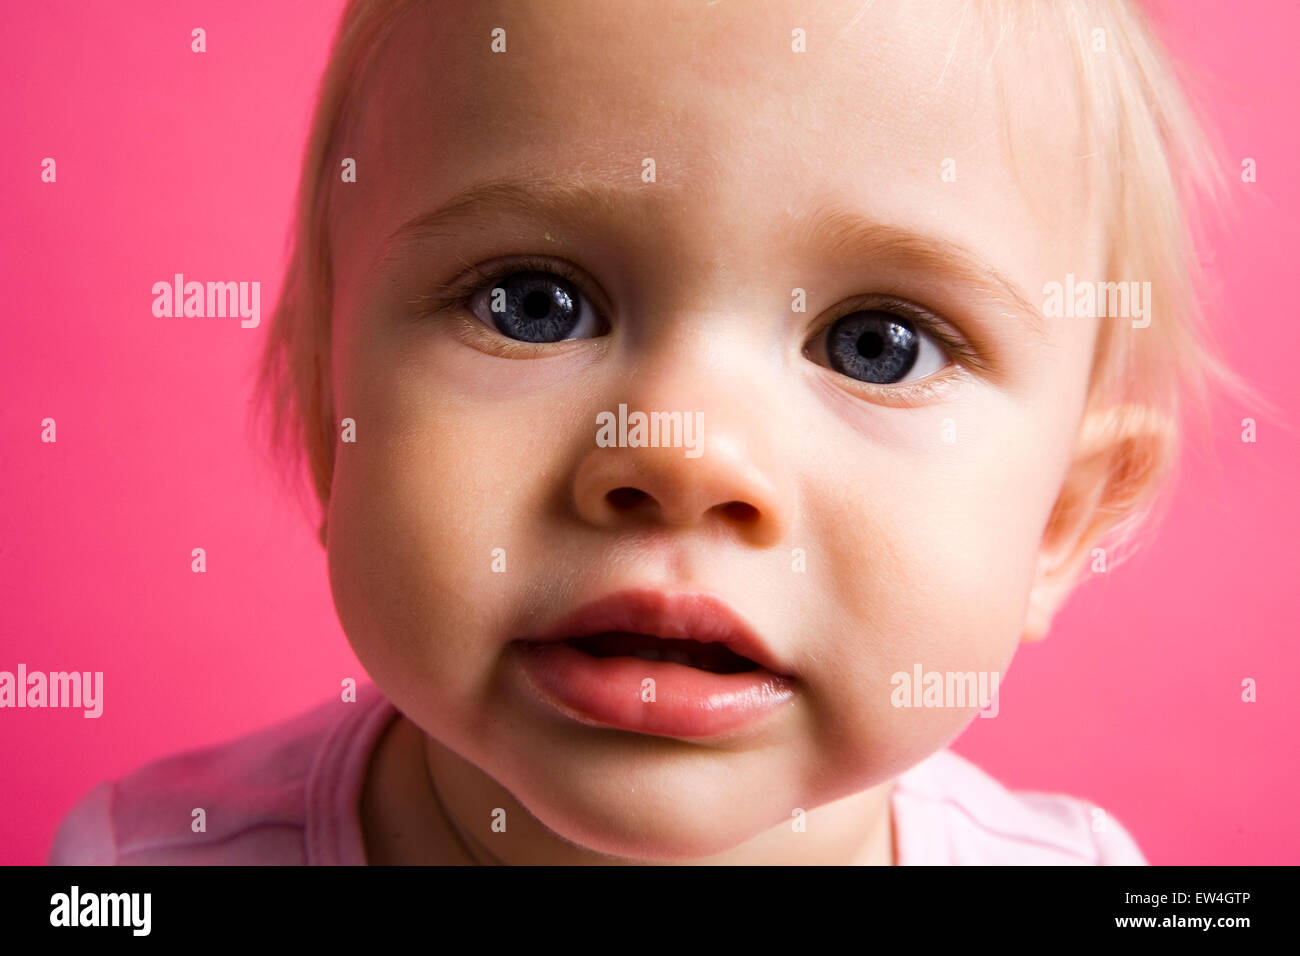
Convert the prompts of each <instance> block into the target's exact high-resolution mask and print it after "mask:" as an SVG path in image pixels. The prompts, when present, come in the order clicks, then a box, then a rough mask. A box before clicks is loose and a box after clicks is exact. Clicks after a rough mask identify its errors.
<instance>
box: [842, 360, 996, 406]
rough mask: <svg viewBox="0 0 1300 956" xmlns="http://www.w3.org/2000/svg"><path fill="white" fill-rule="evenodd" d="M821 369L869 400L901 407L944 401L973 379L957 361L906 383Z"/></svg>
mask: <svg viewBox="0 0 1300 956" xmlns="http://www.w3.org/2000/svg"><path fill="white" fill-rule="evenodd" d="M818 368H820V369H821V370H822V371H823V372H825V373H826V374H828V375H831V376H834V377H835V380H834V384H835V385H836V387H838V388H841V389H843V390H845V391H848V392H853V393H856V394H858V395H859V396H860V397H861V398H863V399H864V400H866V401H869V402H874V403H875V404H878V405H891V406H894V407H898V408H917V407H920V406H922V405H931V404H934V403H936V402H941V401H944V400H945V399H947V398H948V397H950V396H951V394H952V392H953V391H954V390H955V389H957V388H959V387H961V385H963V384H964V383H966V382H969V381H971V380H972V377H971V373H970V371H969V370H968V369H966V367H965V366H963V365H962V364H961V363H960V362H958V361H956V360H953V361H951V362H950V363H949V364H948V365H947V366H946V367H945V368H944V369H942V370H941V371H938V372H935V373H934V374H932V375H928V376H926V377H925V378H923V379H921V380H920V381H917V382H909V383H908V384H906V385H876V384H874V383H872V382H862V381H859V380H858V379H855V378H850V377H849V376H847V375H841V374H840V373H839V372H837V371H835V370H834V369H832V368H827V367H826V366H824V365H820V366H818Z"/></svg>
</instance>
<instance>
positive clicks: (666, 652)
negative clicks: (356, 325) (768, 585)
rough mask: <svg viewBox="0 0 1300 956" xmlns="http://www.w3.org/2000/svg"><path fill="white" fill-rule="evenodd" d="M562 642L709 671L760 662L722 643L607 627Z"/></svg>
mask: <svg viewBox="0 0 1300 956" xmlns="http://www.w3.org/2000/svg"><path fill="white" fill-rule="evenodd" d="M565 643H567V644H568V645H569V646H571V647H576V648H577V649H578V650H580V651H582V652H583V653H584V654H590V655H591V656H592V657H635V658H637V659H638V660H643V661H667V662H668V663H670V664H680V665H681V666H683V667H694V668H696V669H697V670H702V671H709V672H710V673H712V674H744V673H747V672H749V671H756V670H759V668H760V665H759V664H758V663H757V662H755V661H752V660H750V659H749V658H748V657H744V656H742V655H740V654H737V653H736V652H735V651H733V650H732V649H731V648H729V647H727V645H725V644H705V643H704V642H702V641H696V640H691V639H689V638H687V639H680V638H676V639H672V638H663V637H656V636H654V635H653V634H633V633H630V632H627V631H607V632H605V633H603V634H592V635H590V636H588V637H571V638H569V639H568V640H567V641H566V642H565Z"/></svg>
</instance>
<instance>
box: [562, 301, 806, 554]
mask: <svg viewBox="0 0 1300 956" xmlns="http://www.w3.org/2000/svg"><path fill="white" fill-rule="evenodd" d="M730 320H732V321H734V316H733V317H730ZM705 329H707V330H708V331H707V332H705V331H704V330H705ZM719 333H721V334H719ZM726 338H727V329H726V320H724V321H722V322H718V323H716V324H714V323H710V324H709V325H707V326H705V325H697V326H694V327H693V329H686V330H681V329H679V330H676V331H675V332H674V333H671V334H665V335H662V336H655V337H654V340H653V344H652V343H651V341H645V342H643V343H642V344H643V345H644V346H646V347H645V348H644V350H642V349H638V351H639V352H641V356H640V358H639V360H638V361H637V362H636V363H635V364H634V365H633V366H632V367H631V368H630V371H629V372H628V373H627V375H626V376H624V377H623V378H622V379H621V380H620V381H619V383H618V385H617V386H616V387H615V388H613V389H611V390H610V392H609V393H608V400H607V402H606V404H605V405H604V407H603V408H601V409H600V410H599V412H598V413H597V415H596V423H595V424H596V440H595V442H594V443H593V447H591V448H589V449H588V451H587V452H586V453H585V455H584V456H583V458H582V461H581V463H580V465H579V467H578V469H577V472H576V474H575V476H574V486H573V490H574V498H575V501H576V503H577V509H578V511H579V513H580V514H581V516H582V517H583V518H584V519H586V520H587V521H588V522H590V523H593V524H597V525H601V526H604V527H620V526H623V525H627V524H645V523H654V524H659V525H662V526H664V527H672V528H678V529H682V528H688V527H693V526H697V525H711V526H715V527H716V526H719V525H721V526H726V527H729V528H731V529H732V530H733V531H734V532H735V533H736V534H738V535H740V536H741V537H743V538H744V539H745V540H747V541H749V542H751V543H756V544H770V543H772V542H773V541H775V540H779V539H780V538H781V537H783V536H784V535H785V533H786V532H787V530H788V526H789V515H790V510H791V507H792V501H791V498H792V491H791V487H790V482H789V479H788V477H787V475H786V472H785V469H784V467H783V463H782V461H781V457H780V455H779V454H778V453H777V452H778V449H777V448H776V445H775V440H776V438H777V434H778V433H779V431H780V425H779V422H777V421H776V420H774V419H775V417H776V416H775V413H774V412H773V410H772V409H771V408H770V406H769V402H770V398H769V397H767V396H764V395H763V394H761V392H762V390H761V389H758V388H756V387H755V386H754V385H753V384H752V383H753V377H752V376H746V375H745V374H744V372H745V371H746V370H745V368H743V367H741V366H740V365H738V363H734V362H733V363H729V362H728V361H726V348H725V339H726ZM719 340H722V342H721V343H720V342H719ZM737 351H738V352H740V353H744V352H746V351H747V350H744V349H739V350H737ZM750 371H751V372H752V371H756V370H753V369H752V368H751V369H750ZM747 378H748V379H749V380H748V381H746V379H747Z"/></svg>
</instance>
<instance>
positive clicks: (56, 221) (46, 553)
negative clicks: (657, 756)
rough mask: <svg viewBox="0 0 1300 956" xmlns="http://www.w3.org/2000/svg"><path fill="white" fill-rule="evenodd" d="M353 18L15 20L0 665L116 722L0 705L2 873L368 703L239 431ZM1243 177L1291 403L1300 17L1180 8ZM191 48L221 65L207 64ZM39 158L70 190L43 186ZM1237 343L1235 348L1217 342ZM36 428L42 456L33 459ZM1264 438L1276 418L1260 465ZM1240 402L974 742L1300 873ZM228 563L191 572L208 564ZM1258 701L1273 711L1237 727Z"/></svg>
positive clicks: (1286, 659)
mask: <svg viewBox="0 0 1300 956" xmlns="http://www.w3.org/2000/svg"><path fill="white" fill-rule="evenodd" d="M340 8H341V4H340V3H339V2H337V0H334V2H319V0H276V2H268V0H259V2H257V3H252V2H247V3H225V2H216V0H211V2H206V3H198V2H166V3H161V2H155V3H139V2H120V3H113V4H84V3H69V2H52V3H44V4H40V5H37V4H31V3H25V4H5V5H4V7H3V9H0V89H3V90H4V91H5V95H4V96H3V97H0V110H3V111H4V113H5V114H6V115H4V116H2V117H0V129H3V130H4V146H3V148H2V149H0V209H3V210H4V213H3V219H2V220H0V243H2V246H0V255H2V256H3V262H4V264H5V281H4V295H5V298H6V301H5V303H4V311H3V344H2V345H0V382H3V386H2V387H3V390H4V391H3V402H0V448H2V449H3V452H2V459H0V460H2V461H3V464H2V465H0V502H2V504H0V670H10V671H12V670H15V669H16V667H17V665H18V663H19V662H24V663H26V664H27V666H28V667H29V669H32V670H46V671H49V670H63V669H76V670H92V671H93V670H102V671H104V675H105V676H104V681H105V710H104V715H103V717H101V718H100V719H98V720H87V719H84V718H83V717H82V716H81V713H80V711H67V710H8V709H6V710H4V711H0V782H2V783H3V786H0V862H4V863H39V862H42V861H43V860H44V858H45V854H46V852H47V849H48V846H49V841H50V838H51V836H52V834H53V831H54V827H55V825H56V824H57V822H58V820H59V818H60V817H61V816H62V815H63V814H64V813H65V812H66V811H67V810H68V809H69V808H70V807H71V805H72V804H73V803H74V802H75V800H76V799H77V798H78V797H79V796H80V795H81V794H83V793H84V792H85V791H86V790H88V789H89V788H90V787H91V786H92V785H93V784H95V783H96V782H98V781H99V780H101V779H104V778H106V777H110V776H117V775H121V774H124V773H126V772H127V771H129V770H130V769H132V768H133V767H136V766H138V765H139V764H141V763H143V762H145V761H148V760H150V759H153V758H156V757H158V756H160V755H163V754H165V753H168V752H174V751H177V750H181V749H186V748H189V747H194V746H199V745H203V744H208V743H213V742H217V741H220V740H223V739H226V738H228V737H231V736H234V735H236V734H241V733H244V732H247V731H251V730H253V729H255V728H259V727H262V726H264V725H266V724H268V723H271V722H274V721H276V720H279V719H282V718H284V717H287V716H289V715H291V714H294V713H296V712H298V711H300V710H302V709H304V708H305V707H307V706H310V705H311V704H313V703H315V702H317V701H319V700H321V699H323V698H324V697H326V696H329V695H332V694H335V693H337V692H338V687H339V681H340V679H341V678H342V677H345V676H358V677H361V676H363V673H362V671H361V668H360V667H359V666H358V664H357V663H356V660H355V658H354V657H353V656H352V653H351V650H350V649H349V647H348V645H347V642H346V640H345V639H344V637H343V634H342V632H341V630H340V628H339V626H338V623H337V621H336V619H335V616H334V611H333V606H332V603H331V601H330V596H329V590H328V584H327V579H326V573H325V562H324V556H323V553H322V551H321V549H320V547H319V545H318V544H317V543H316V542H315V540H314V537H313V533H312V531H311V529H310V528H309V527H308V526H307V525H306V524H305V523H304V521H303V520H302V514H301V512H300V511H299V510H296V506H295V505H294V504H293V502H292V501H291V500H290V499H288V498H287V496H286V495H284V494H283V493H282V491H281V489H280V488H279V486H277V485H276V484H275V482H274V479H273V477H272V472H271V470H270V468H269V466H268V465H267V464H266V462H265V458H264V455H263V454H262V452H261V450H260V448H259V446H258V445H257V443H256V441H255V438H254V436H253V433H252V432H251V431H250V429H249V426H248V421H247V409H248V395H249V389H250V386H251V382H252V370H253V367H254V361H255V359H256V357H257V355H258V353H259V350H260V348H261V346H262V344H263V341H264V338H265V334H266V330H267V327H268V325H269V322H270V313H271V309H272V306H273V303H274V300H275V296H276V293H277V290H278V287H279V278H280V272H281V269H282V266H283V261H284V239H285V235H286V230H287V227H288V217H289V214H290V208H291V199H292V195H293V189H294V186H295V182H296V178H297V173H298V163H299V159H300V155H301V148H302V143H303V140H304V137H305V132H306V123H307V119H308V110H309V105H310V104H311V102H312V96H313V93H314V89H315V84H316V80H317V77H318V76H319V72H320V69H321V67H322V64H323V60H324V56H325V53H326V49H327V46H328V42H329V39H330V37H331V35H332V30H333V26H334V22H335V18H336V16H337V12H338V10H339V9H340ZM1173 9H1177V10H1178V11H1179V14H1178V16H1177V17H1176V18H1174V20H1173V22H1171V23H1170V25H1169V30H1170V33H1169V41H1170V42H1171V44H1172V45H1173V46H1174V48H1175V50H1176V51H1178V52H1179V54H1180V55H1181V56H1182V57H1183V59H1184V61H1185V62H1186V63H1187V64H1188V66H1189V67H1190V68H1191V69H1192V70H1193V71H1194V72H1195V73H1196V74H1197V75H1198V76H1199V79H1200V82H1201V83H1202V84H1203V87H1204V88H1205V90H1206V92H1208V94H1209V100H1208V102H1209V105H1210V108H1211V113H1212V115H1213V116H1214V117H1215V119H1216V120H1217V122H1218V124H1219V128H1220V130H1221V135H1222V141H1223V144H1224V147H1225V152H1226V156H1227V158H1228V162H1229V163H1230V164H1231V166H1232V167H1233V168H1236V166H1237V164H1239V162H1240V158H1241V157H1245V156H1251V157H1254V158H1255V159H1256V160H1257V162H1258V169H1259V174H1258V175H1259V181H1258V182H1257V183H1255V184H1253V185H1246V184H1241V183H1235V185H1234V189H1233V200H1232V205H1233V206H1234V207H1235V208H1234V210H1233V211H1234V214H1235V215H1236V217H1237V219H1236V222H1235V224H1234V225H1233V226H1232V227H1231V229H1230V230H1227V231H1220V232H1218V233H1217V234H1216V235H1215V236H1214V250H1215V251H1214V255H1213V260H1214V279H1215V280H1216V281H1217V282H1218V283H1219V284H1220V286H1221V288H1222V301H1223V302H1225V303H1228V304H1229V305H1228V306H1226V307H1225V308H1224V309H1222V310H1220V312H1219V314H1218V315H1216V323H1217V325H1218V328H1219V329H1220V330H1221V331H1220V334H1221V336H1222V337H1223V339H1224V340H1225V348H1226V352H1227V354H1228V356H1229V358H1230V359H1231V361H1233V362H1234V363H1235V366H1236V368H1238V369H1239V370H1241V371H1242V372H1244V373H1245V374H1246V375H1247V376H1248V377H1249V379H1250V380H1251V381H1252V382H1254V383H1255V384H1256V385H1257V386H1258V387H1260V388H1261V389H1262V390H1263V391H1264V392H1265V393H1266V395H1268V396H1269V397H1270V398H1271V399H1272V401H1274V402H1275V403H1276V404H1277V405H1279V406H1281V407H1282V408H1283V409H1286V410H1287V411H1288V413H1289V412H1290V410H1292V409H1294V408H1296V407H1297V397H1298V396H1297V384H1296V375H1295V372H1294V366H1295V361H1296V356H1297V354H1298V353H1300V349H1298V346H1300V336H1298V334H1297V315H1296V306H1295V301H1294V300H1293V299H1292V298H1291V296H1290V293H1286V294H1285V295H1282V294H1280V293H1281V292H1283V291H1285V290H1287V289H1290V288H1292V287H1293V286H1294V283H1295V279H1294V277H1295V271H1294V269H1295V265H1294V264H1295V262H1296V260H1297V257H1300V241H1298V240H1300V237H1298V236H1297V226H1296V212H1297V209H1298V208H1300V207H1298V205H1297V176H1296V172H1295V163H1296V157H1297V156H1300V137H1298V135H1297V124H1296V123H1295V118H1296V116H1297V115H1300V109H1298V106H1300V104H1297V99H1298V98H1300V97H1298V94H1297V91H1298V90H1300V75H1298V74H1300V68H1298V67H1297V60H1296V58H1295V55H1294V51H1293V44H1294V38H1295V36H1296V35H1297V33H1298V30H1297V28H1300V16H1297V11H1296V6H1295V5H1294V4H1292V3H1281V2H1274V3H1252V4H1250V5H1248V6H1247V7H1242V6H1240V5H1235V4H1221V3H1211V2H1197V3H1186V4H1179V5H1178V6H1177V7H1176V8H1173ZM194 26H203V27H205V28H206V29H207V33H208V52H207V53H206V54H204V55H201V56H200V55H196V54H194V53H191V52H190V48H189V47H190V40H189V35H190V30H191V28H192V27H194ZM46 156H52V157H54V158H55V159H56V160H57V163H58V182H57V183H55V184H52V185H51V184H45V183H42V182H41V181H40V163H41V160H42V158H43V157H46ZM177 271H181V272H184V273H186V274H187V275H188V276H190V277H192V278H195V279H199V280H203V281H206V280H209V279H213V280H227V279H234V280H246V281H252V280H259V281H261V283H262V312H263V318H262V325H261V327H260V328H258V329H251V330H249V329H241V328H240V327H239V321H238V319H225V320H221V319H211V320H199V319H191V320H181V321H174V320H166V319H155V318H154V317H153V316H152V314H151V311H150V307H151V303H152V301H153V296H152V294H151V292H150V288H151V286H152V284H153V283H154V282H155V281H156V280H159V279H170V277H171V276H172V274H173V273H174V272H177ZM1236 329H1243V330H1245V329H1248V330H1249V334H1237V335H1236V337H1235V338H1231V337H1230V336H1231V335H1232V334H1233V333H1235V331H1236ZM46 416H51V417H54V418H55V419H56V420H57V422H58V442H57V444H54V445H47V444H43V443H42V442H41V441H40V440H39V435H40V422H41V420H42V419H43V418H45V417H46ZM1245 416H1251V417H1256V418H1258V419H1259V420H1260V426H1259V441H1258V443H1257V444H1253V445H1252V444H1243V443H1242V442H1241V441H1240V439H1239V430H1240V429H1239V425H1238V423H1239V422H1240V420H1241V418H1243V417H1245ZM1281 425H1286V426H1287V427H1290V423H1289V420H1288V421H1287V422H1283V423H1276V422H1272V421H1269V420H1267V419H1266V418H1264V416H1263V415H1262V412H1261V410H1259V409H1252V408H1241V407H1235V406H1233V405H1231V404H1229V403H1220V404H1219V405H1218V406H1217V408H1216V413H1215V417H1214V420H1213V427H1214V432H1213V435H1212V436H1211V437H1210V438H1209V439H1208V440H1206V441H1205V442H1203V443H1201V445H1200V446H1198V447H1194V448H1193V449H1192V450H1191V452H1190V454H1189V455H1188V457H1187V458H1186V459H1185V464H1184V476H1183V480H1182V483H1181V485H1180V487H1179V490H1178V493H1177V497H1176V500H1175V503H1174V506H1173V509H1172V511H1171V513H1170V516H1169V520H1168V523H1167V524H1166V525H1165V526H1164V528H1163V529H1162V531H1161V533H1160V534H1159V536H1158V537H1157V538H1156V540H1155V541H1154V542H1153V543H1152V544H1151V545H1149V546H1148V548H1147V549H1146V550H1145V551H1143V552H1142V553H1140V554H1139V556H1138V557H1136V558H1134V559H1133V561H1131V562H1130V563H1129V564H1127V565H1125V566H1123V567H1122V568H1121V569H1119V571H1118V572H1116V573H1115V574H1113V575H1111V576H1105V577H1099V578H1098V579H1097V580H1094V581H1092V582H1090V583H1088V584H1087V585H1086V586H1085V587H1084V588H1083V590H1081V591H1080V592H1078V593H1077V594H1076V595H1075V596H1074V597H1073V598H1072V600H1071V602H1070V604H1069V605H1068V606H1067V608H1066V610H1065V612H1064V613H1063V615H1062V616H1061V617H1060V618H1059V620H1058V624H1057V627H1056V629H1055V631H1054V633H1053V634H1052V635H1051V636H1050V637H1049V638H1048V640H1047V641H1046V642H1045V643H1043V644H1040V645H1037V646H1030V647H1025V648H1024V649H1022V652H1021V653H1020V655H1019V656H1018V657H1017V659H1016V664H1015V666H1014V668H1013V669H1012V671H1011V673H1010V674H1009V676H1008V679H1007V681H1006V683H1004V685H1003V687H1002V693H1001V713H1000V715H999V716H998V717H997V718H996V719H994V720H976V721H975V722H974V724H973V725H972V727H971V729H970V730H969V731H968V732H967V733H966V734H965V735H964V736H963V737H962V738H961V739H960V740H959V742H958V743H957V745H956V749H957V750H958V751H959V752H961V753H963V754H965V755H967V756H969V757H971V758H972V759H974V760H975V761H976V762H978V763H979V764H980V765H981V766H983V767H984V768H986V769H987V770H988V771H989V772H991V773H993V774H994V775H996V776H998V777H999V778H1000V779H1002V780H1003V781H1004V782H1005V783H1007V784H1008V785H1010V786H1012V787H1016V788H1025V789H1036V790H1046V791H1060V792H1065V793H1071V794H1075V795H1078V796H1082V797H1086V798H1089V799H1091V800H1094V801H1095V802H1097V803H1098V804H1099V805H1100V806H1103V807H1106V808H1108V809H1109V810H1110V811H1111V812H1113V813H1114V814H1115V815H1116V816H1117V817H1118V818H1119V819H1120V820H1121V821H1122V822H1123V823H1124V824H1125V825H1126V826H1127V827H1128V828H1129V830H1130V831H1131V832H1132V833H1133V834H1134V835H1135V836H1136V837H1137V839H1138V841H1139V844H1140V845H1141V846H1142V847H1143V849H1144V851H1145V852H1146V853H1147V855H1148V857H1149V858H1150V859H1151V861H1152V862H1155V863H1296V862H1300V815H1297V814H1296V812H1295V808H1296V806H1297V805H1300V774H1298V771H1297V760H1296V757H1297V746H1296V729H1297V718H1298V717H1300V703H1298V698H1297V694H1296V682H1297V678H1300V652H1298V651H1297V646H1298V645H1300V641H1298V640H1297V637H1300V635H1298V634H1297V627H1296V624H1295V611H1296V603H1297V602H1296V599H1295V594H1296V589H1297V571H1298V567H1297V558H1296V547H1295V534H1296V531H1297V527H1298V525H1300V522H1297V517H1298V511H1300V509H1298V507H1297V496H1296V494H1295V484H1294V482H1295V476H1296V474H1297V471H1298V469H1297V465H1298V464H1300V461H1298V458H1300V456H1298V455H1297V442H1296V436H1295V433H1294V432H1289V433H1288V432H1287V431H1285V430H1284V429H1283V428H1282V427H1279V426H1281ZM196 546H202V547H205V548H206V549H207V553H208V572H207V574H202V575H200V574H193V573H192V572H191V571H190V558H189V554H190V550H191V548H193V547H196ZM1243 677H1253V678H1255V679H1256V680H1257V681H1258V684H1259V700H1258V702H1257V703H1254V704H1244V703H1242V702H1241V700H1240V693H1241V688H1240V685H1241V680H1242V678H1243Z"/></svg>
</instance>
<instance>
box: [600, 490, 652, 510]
mask: <svg viewBox="0 0 1300 956" xmlns="http://www.w3.org/2000/svg"><path fill="white" fill-rule="evenodd" d="M649 497H650V496H649V495H648V494H646V493H645V492H644V491H642V490H641V489H640V488H615V489H614V490H613V491H611V492H609V493H608V494H606V495H605V499H606V500H607V501H608V502H609V503H610V504H611V505H612V506H613V507H614V508H616V509H618V510H620V511H626V510H627V509H628V508H635V507H636V506H637V505H638V504H640V503H641V502H642V501H644V500H645V499H646V498H649Z"/></svg>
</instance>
